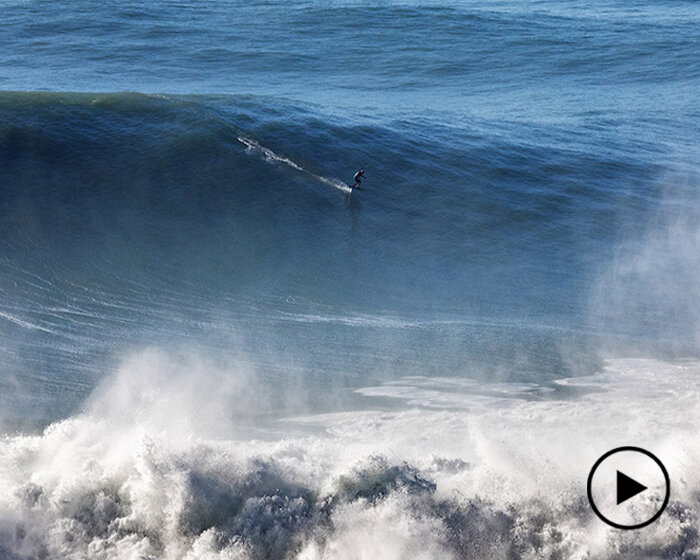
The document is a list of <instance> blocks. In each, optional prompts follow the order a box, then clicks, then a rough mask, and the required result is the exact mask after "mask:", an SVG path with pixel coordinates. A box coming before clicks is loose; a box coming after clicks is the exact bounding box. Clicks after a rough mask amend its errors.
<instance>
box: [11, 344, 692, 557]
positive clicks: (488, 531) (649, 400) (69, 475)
mask: <svg viewBox="0 0 700 560" xmlns="http://www.w3.org/2000/svg"><path fill="white" fill-rule="evenodd" d="M699 372H700V365H699V364H697V363H686V364H675V365H674V364H664V363H662V362H653V361H645V360H630V361H616V362H610V363H609V364H608V366H607V368H606V370H605V371H604V372H602V373H601V374H599V375H595V376H591V377H590V378H585V379H575V380H562V381H561V382H560V383H559V385H560V386H562V387H567V388H568V389H571V388H572V387H574V386H576V387H579V388H580V389H581V390H584V389H585V390H588V391H590V392H588V393H587V394H585V395H584V396H583V397H580V398H578V399H576V400H575V401H570V400H567V399H564V400H561V399H556V398H555V399H548V400H535V401H533V400H530V399H527V398H522V396H521V395H518V394H515V395H513V396H512V397H511V398H509V399H508V398H505V399H504V395H503V394H502V393H503V391H502V390H500V389H499V388H497V390H496V391H495V392H494V394H493V395H492V396H491V397H489V396H488V395H486V396H485V395H484V393H483V392H481V393H480V394H478V395H477V394H473V393H472V392H471V391H466V392H464V393H463V402H462V405H461V406H457V408H456V409H453V410H452V411H445V410H441V409H440V408H439V407H438V408H431V407H430V406H429V407H427V408H424V407H419V408H411V409H408V410H397V411H385V412H374V411H365V412H362V411H358V412H347V413H337V414H328V415H312V416H307V417H298V418H290V419H286V420H282V421H271V422H270V424H269V425H267V426H264V425H263V424H260V423H257V424H256V425H255V426H252V425H249V426H246V425H245V424H240V423H236V422H233V421H232V420H231V419H230V414H227V411H229V410H231V409H235V408H236V403H238V402H243V401H253V402H254V401H255V398H254V397H253V394H254V392H255V389H254V387H255V386H256V381H255V375H254V374H253V373H252V372H251V370H250V369H249V368H246V367H242V366H241V365H240V364H239V365H238V366H236V368H235V371H232V369H230V368H228V369H227V368H224V369H221V368H219V369H217V368H216V367H214V366H212V365H211V364H207V363H206V361H201V360H198V359H192V360H189V361H186V362H182V361H178V360H173V359H171V358H168V357H167V356H166V355H165V354H163V353H162V352H159V351H155V350H152V351H147V352H144V353H142V354H139V355H136V356H134V357H133V358H132V359H131V360H130V361H128V362H127V363H125V364H124V365H123V366H122V368H121V369H120V370H119V371H118V372H117V373H116V374H115V375H114V376H113V377H112V378H111V379H109V380H107V381H106V382H105V383H104V384H103V385H102V387H101V388H100V389H98V390H97V391H96V392H95V394H94V395H93V397H92V398H91V399H90V401H89V404H88V405H87V406H86V408H85V410H84V411H83V412H82V413H80V414H78V415H75V416H73V417H71V418H68V419H66V420H63V421H60V422H56V423H54V424H52V425H51V426H49V427H48V428H47V429H46V430H44V431H43V433H41V434H38V435H16V436H5V437H4V438H3V439H2V441H1V443H0V446H1V447H2V449H1V452H0V458H1V459H0V460H1V461H2V462H1V463H0V482H1V485H0V488H1V490H0V550H1V551H2V557H3V558H10V559H20V558H22V559H24V558H85V557H89V558H100V559H111V558H114V559H117V558H119V559H129V558H133V559H137V558H140V559H143V558H149V559H170V558H188V559H195V558H197V559H232V558H237V559H256V560H257V559H279V558H290V559H291V558H294V559H303V560H316V559H325V560H330V559H361V558H367V557H377V558H383V559H388V560H393V559H399V558H416V559H426V560H427V559H434V558H450V559H497V558H513V559H535V558H641V557H655V558H683V559H692V558H698V557H699V555H700V537H699V529H698V527H699V525H698V522H699V520H698V517H697V516H698V513H697V512H698V509H697V508H698V505H700V487H699V485H698V479H697V476H695V474H694V472H695V470H696V469H695V465H696V464H697V460H698V459H700V457H698V456H697V449H695V448H694V447H693V445H692V443H691V442H692V441H693V440H692V438H694V434H695V426H694V422H695V419H696V418H697V414H698V408H697V407H698V405H697V398H694V395H695V397H697V391H698V373H699ZM233 373H235V374H236V375H232V374H233ZM657 374H659V375H658V376H657ZM651 378H654V379H657V383H656V385H655V386H654V387H649V380H650V379H651ZM166 381H167V383H166ZM414 381H415V380H413V379H406V380H404V389H405V390H404V391H403V393H402V395H403V397H402V398H404V397H406V395H408V394H409V393H410V387H411V386H413V385H414ZM439 385H440V382H439V380H438V381H435V387H434V389H435V392H436V393H440V391H441V389H440V387H439ZM215 387H216V388H218V390H216V391H215V390H214V388H215ZM678 387H684V390H683V392H682V393H678V390H677V388H678ZM386 389H387V394H388V395H390V394H395V387H394V385H387V386H386ZM486 389H488V388H486ZM416 390H417V391H419V392H420V391H422V390H424V389H423V388H422V387H420V383H419V384H418V385H417V386H416ZM445 390H446V391H452V392H453V388H450V387H449V386H446V388H445ZM375 391H376V392H379V389H378V388H377V389H375ZM623 393H624V394H626V395H627V399H628V401H627V402H628V403H629V404H628V410H617V411H615V412H613V411H611V410H610V406H611V404H612V403H615V402H616V401H618V399H619V398H620V395H621V394H623ZM259 397H260V398H264V396H263V395H259ZM489 398H491V399H492V401H493V402H491V403H490V404H489V405H488V406H480V403H481V405H483V404H484V399H487V400H488V399H489ZM679 399H681V400H683V402H684V405H683V407H682V409H683V410H684V413H683V414H680V413H678V412H677V411H678V410H679V408H678V407H674V406H673V404H674V402H677V401H678V400H679ZM686 405H687V406H686ZM204 411H206V414H203V412H204ZM647 413H648V414H652V415H654V417H655V424H654V425H653V426H651V428H648V429H647V430H646V431H645V432H644V433H639V432H638V431H637V426H636V423H635V417H637V416H639V415H640V414H642V415H645V414H647ZM613 415H615V418H617V419H618V423H617V426H618V428H617V430H616V433H614V434H613V433H611V432H612V431H611V430H609V429H605V427H606V425H607V424H606V423H607V422H608V421H609V420H610V417H611V416H613ZM212 419H216V422H212ZM620 419H621V420H622V421H620ZM525 420H526V421H525ZM597 430H598V432H597V437H592V436H593V435H596V431H597ZM630 439H632V440H633V441H635V442H638V443H640V444H644V445H647V446H649V447H650V448H652V449H654V450H655V451H656V452H657V453H659V455H661V456H662V457H663V458H664V461H665V462H666V463H667V466H668V467H669V470H670V471H671V472H672V473H673V477H674V480H677V481H678V483H677V485H676V487H675V488H674V493H673V496H672V500H671V504H670V506H669V508H668V510H667V512H666V513H665V514H664V516H662V518H661V519H660V520H659V521H658V522H657V523H656V524H654V525H653V526H652V527H650V528H648V529H647V530H646V531H643V532H633V533H627V532H620V531H616V530H613V529H610V528H607V527H605V526H603V525H602V524H601V523H600V521H599V520H597V518H595V516H593V514H592V513H591V511H590V509H589V507H588V504H587V502H586V498H585V490H584V482H583V481H584V480H585V474H586V473H585V471H586V468H587V466H588V465H589V464H590V462H591V460H592V458H595V456H596V453H598V452H599V451H600V450H601V449H605V447H606V446H607V445H611V444H613V443H615V441H618V440H627V441H630Z"/></svg>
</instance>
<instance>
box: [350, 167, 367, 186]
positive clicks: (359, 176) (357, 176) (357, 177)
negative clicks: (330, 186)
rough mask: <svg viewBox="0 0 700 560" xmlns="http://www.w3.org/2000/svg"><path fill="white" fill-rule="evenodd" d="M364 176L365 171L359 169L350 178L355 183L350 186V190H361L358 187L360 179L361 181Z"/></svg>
mask: <svg viewBox="0 0 700 560" xmlns="http://www.w3.org/2000/svg"><path fill="white" fill-rule="evenodd" d="M364 174H365V170H364V169H360V170H359V171H358V172H357V173H355V174H354V175H353V176H352V180H353V181H355V184H354V185H350V188H352V189H359V188H361V187H360V184H361V183H362V181H361V180H360V179H362V177H363V175H364Z"/></svg>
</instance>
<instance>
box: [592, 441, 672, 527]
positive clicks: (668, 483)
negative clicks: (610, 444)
mask: <svg viewBox="0 0 700 560" xmlns="http://www.w3.org/2000/svg"><path fill="white" fill-rule="evenodd" d="M622 451H636V452H637V453H641V454H642V455H646V456H647V457H649V458H650V459H651V460H652V461H654V462H655V463H656V464H657V465H658V466H659V468H660V469H661V472H662V473H663V475H664V479H665V481H666V497H665V498H664V503H663V504H661V507H660V508H659V511H657V512H656V513H655V514H654V515H653V516H652V517H650V518H649V519H647V520H646V521H644V522H642V523H638V524H637V525H620V524H619V523H615V522H614V521H610V519H608V518H607V517H605V516H604V515H603V514H602V513H600V510H598V508H597V507H596V505H595V502H594V501H593V493H592V491H591V486H592V483H593V474H594V473H595V471H596V469H597V468H598V467H599V466H600V464H601V463H602V462H603V461H605V459H607V458H608V457H610V456H611V455H614V454H615V453H620V452H622ZM586 493H587V494H588V502H589V503H590V504H591V508H592V509H593V512H594V513H595V514H596V515H597V516H598V517H600V519H601V520H602V521H603V522H604V523H607V524H608V525H610V526H611V527H615V528H616V529H622V530H625V531H627V530H630V531H631V530H634V529H641V528H642V527H646V526H647V525H650V524H652V523H653V522H654V521H656V520H657V519H658V518H659V517H660V516H661V514H662V513H663V512H664V510H665V509H666V506H667V505H668V501H669V500H670V498H671V479H670V478H669V476H668V471H667V470H666V467H664V464H663V463H662V462H661V461H660V460H659V458H658V457H657V456H656V455H654V454H653V453H651V452H650V451H647V450H646V449H642V448H641V447H634V446H633V445H624V446H622V447H616V448H615V449H611V450H610V451H608V452H607V453H605V454H603V455H602V456H601V457H600V458H599V459H598V460H597V461H596V462H595V463H594V465H593V468H591V472H590V473H589V474H588V482H587V484H586Z"/></svg>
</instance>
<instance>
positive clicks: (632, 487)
mask: <svg viewBox="0 0 700 560" xmlns="http://www.w3.org/2000/svg"><path fill="white" fill-rule="evenodd" d="M646 489H647V487H646V486H644V485H643V484H639V482H637V481H636V480H634V479H633V478H630V477H629V476H627V475H626V474H625V473H621V472H620V471H617V505H618V506H619V505H620V504H621V503H622V502H626V501H627V500H629V499H630V498H634V497H635V496H636V495H637V494H639V493H640V492H644V490H646Z"/></svg>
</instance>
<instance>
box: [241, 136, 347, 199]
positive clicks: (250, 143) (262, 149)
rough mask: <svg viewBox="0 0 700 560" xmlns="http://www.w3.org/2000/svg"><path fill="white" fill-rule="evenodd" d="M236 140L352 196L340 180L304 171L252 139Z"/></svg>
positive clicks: (268, 157)
mask: <svg viewBox="0 0 700 560" xmlns="http://www.w3.org/2000/svg"><path fill="white" fill-rule="evenodd" d="M236 140H238V141H239V142H240V143H241V144H243V145H244V146H245V147H246V150H247V151H249V152H255V153H259V154H262V155H263V157H264V158H265V159H266V160H267V161H270V162H274V163H282V164H284V165H287V166H289V167H291V168H292V169H295V170H296V171H299V172H301V173H304V174H306V175H308V176H309V177H312V178H313V179H315V180H316V181H319V182H321V183H325V184H326V185H330V186H331V187H334V188H336V189H338V190H341V191H343V192H344V193H347V194H350V193H351V192H352V189H351V188H350V187H348V186H347V185H346V184H345V183H343V182H342V181H339V180H338V179H330V178H328V177H323V176H322V175H317V174H316V173H313V172H311V171H309V170H308V169H304V168H303V167H302V166H301V165H298V164H297V163H295V162H293V161H292V160H291V159H289V158H286V157H284V156H281V155H279V154H276V153H275V152H273V151H272V150H271V149H270V148H266V147H265V146H263V145H261V144H260V143H259V142H257V141H255V140H253V139H251V138H248V137H246V136H241V135H238V136H236Z"/></svg>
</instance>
